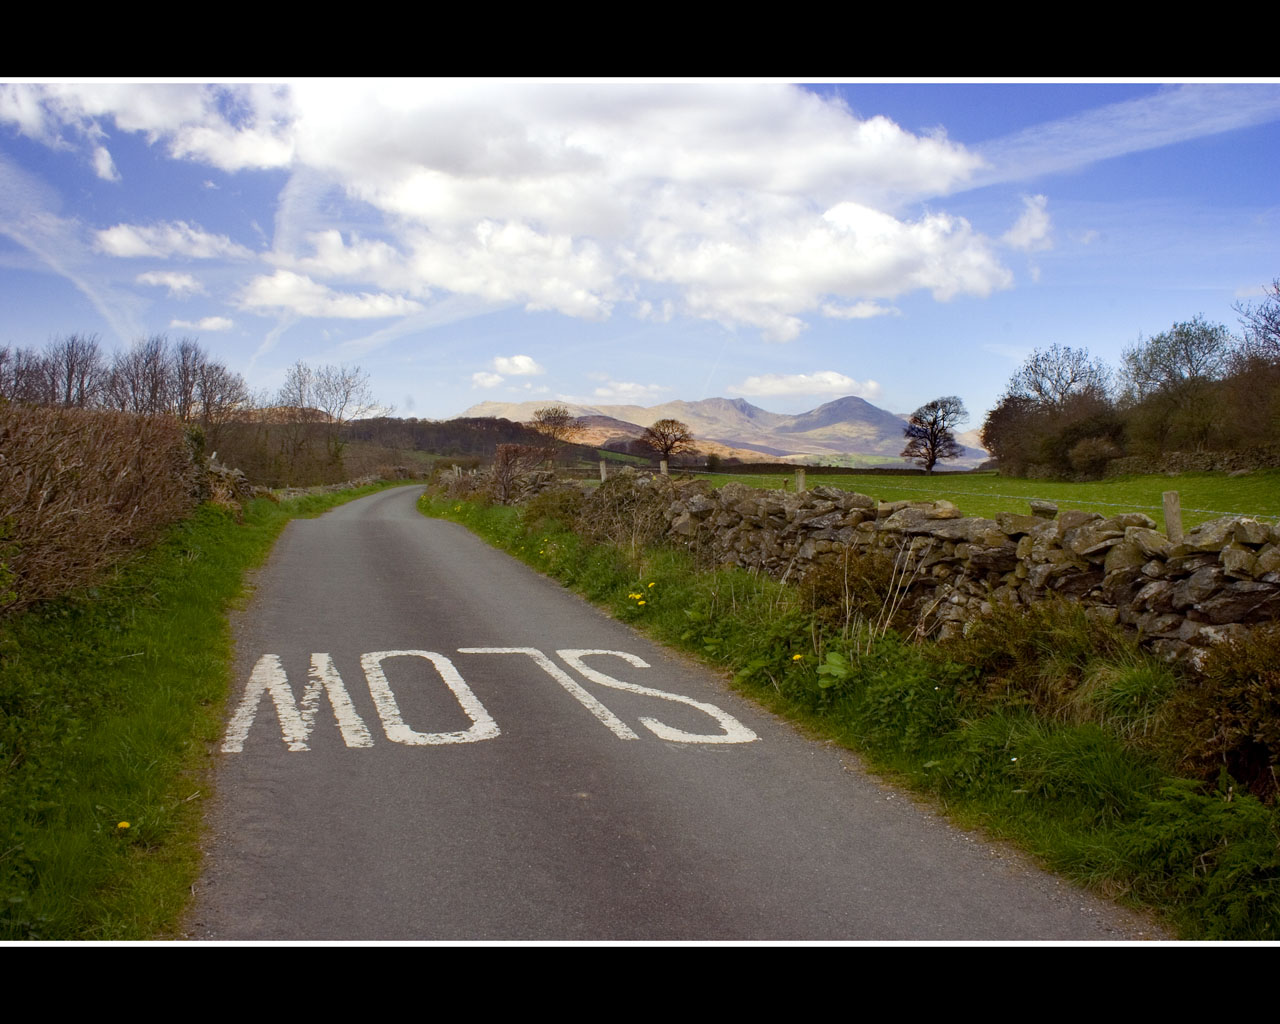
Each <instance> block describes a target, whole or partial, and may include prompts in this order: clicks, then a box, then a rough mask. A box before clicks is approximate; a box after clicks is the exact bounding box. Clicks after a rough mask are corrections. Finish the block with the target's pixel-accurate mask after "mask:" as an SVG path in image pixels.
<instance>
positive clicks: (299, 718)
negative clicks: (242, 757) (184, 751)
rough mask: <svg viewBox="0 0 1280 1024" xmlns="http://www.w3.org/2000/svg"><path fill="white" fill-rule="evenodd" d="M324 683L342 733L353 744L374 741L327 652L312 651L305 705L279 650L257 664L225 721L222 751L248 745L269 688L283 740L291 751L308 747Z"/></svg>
mask: <svg viewBox="0 0 1280 1024" xmlns="http://www.w3.org/2000/svg"><path fill="white" fill-rule="evenodd" d="M321 689H323V690H324V691H325V693H327V694H328V696H329V704H330V705H331V706H332V708H333V714H334V717H335V718H336V719H337V720H338V728H339V729H341V730H342V738H343V740H345V741H346V744H347V746H349V747H371V746H373V738H372V737H371V736H370V735H369V730H368V729H367V728H365V724H364V722H362V721H361V720H360V716H359V715H357V714H356V709H355V708H354V707H353V706H352V704H351V697H350V696H349V695H348V693H347V689H346V687H345V686H343V684H342V679H341V677H340V676H339V675H338V673H337V671H336V670H335V669H334V667H333V661H332V659H330V657H329V655H327V654H313V655H311V678H310V680H309V681H308V683H307V687H306V689H305V690H304V691H303V694H302V707H301V709H299V707H298V705H297V704H296V703H295V702H294V699H293V690H292V688H291V687H290V686H289V677H288V676H287V675H286V674H285V671H284V666H283V665H282V664H281V663H280V656H279V655H277V654H264V655H263V656H262V657H261V658H259V659H258V663H257V664H256V665H254V666H253V672H251V673H250V674H249V685H248V686H246V687H245V689H244V696H243V697H242V698H241V699H240V706H239V707H238V708H236V713H235V714H234V715H232V716H231V723H230V725H228V726H227V736H226V739H225V740H223V743H222V752H223V753H224V754H239V753H241V752H242V751H243V750H244V741H245V739H246V738H247V737H248V735H249V729H250V727H251V726H252V725H253V720H254V717H255V716H256V715H257V713H258V708H259V706H260V705H261V704H262V698H263V696H264V695H265V694H268V693H269V694H271V700H272V703H274V704H275V706H276V716H277V717H278V718H279V719H280V732H281V734H282V736H283V738H284V742H285V744H286V745H287V746H288V748H289V749H290V750H292V751H298V750H310V749H311V748H310V747H309V746H307V737H308V736H310V735H311V729H312V727H313V726H314V725H315V721H316V710H317V708H318V707H319V704H320V691H321Z"/></svg>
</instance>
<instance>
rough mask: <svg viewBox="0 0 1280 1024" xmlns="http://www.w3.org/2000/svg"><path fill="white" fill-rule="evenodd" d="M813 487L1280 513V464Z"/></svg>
mask: <svg viewBox="0 0 1280 1024" xmlns="http://www.w3.org/2000/svg"><path fill="white" fill-rule="evenodd" d="M707 479H708V480H710V481H711V483H712V485H713V486H716V487H723V486H724V485H725V484H727V483H729V482H730V481H736V482H738V483H742V484H746V485H747V486H748V487H765V488H773V489H777V488H780V487H782V486H783V484H784V482H785V483H786V484H787V486H789V487H791V486H794V483H793V482H792V477H790V476H778V475H776V474H775V475H752V474H748V473H741V474H739V473H734V474H728V473H725V474H715V475H713V476H708V477H707ZM805 483H806V485H807V486H809V487H816V486H817V485H819V484H826V485H828V486H831V487H839V488H841V489H843V490H846V491H858V492H861V493H862V494H868V495H870V496H871V497H873V498H878V499H880V500H881V501H903V500H936V499H939V498H943V499H946V500H947V501H950V502H953V503H954V504H955V505H956V507H958V508H959V509H960V510H961V511H962V512H964V513H966V514H967V515H975V516H988V517H989V516H994V515H995V514H996V513H997V512H1024V513H1025V512H1026V511H1028V506H1027V503H1028V502H1029V501H1030V500H1031V499H1032V498H1043V499H1045V500H1048V501H1055V502H1057V503H1058V505H1059V507H1060V508H1064V509H1066V508H1078V509H1084V510H1085V511H1088V512H1100V513H1102V514H1103V515H1104V516H1106V515H1115V514H1116V513H1119V512H1145V513H1146V514H1147V515H1149V516H1150V517H1151V518H1152V519H1154V520H1155V521H1156V523H1157V525H1159V526H1160V527H1161V528H1163V527H1164V511H1163V505H1162V495H1163V493H1164V492H1165V491H1177V492H1178V493H1179V495H1180V497H1181V501H1182V523H1183V526H1184V527H1187V528H1189V527H1192V526H1195V525H1196V524H1197V523H1202V522H1204V521H1206V520H1208V519H1216V518H1217V517H1218V516H1221V515H1242V516H1253V517H1254V518H1255V519H1265V520H1269V521H1272V522H1275V521H1276V520H1277V519H1280V470H1276V469H1268V470H1260V471H1258V472H1255V473H1250V474H1248V475H1247V476H1238V477H1231V476H1228V475H1227V474H1226V473H1183V474H1180V475H1178V476H1164V475H1162V474H1153V475H1148V476H1125V477H1116V478H1115V479H1112V480H1100V481H1094V482H1091V483H1064V482H1059V481H1055V480H1019V479H1015V478H1013V477H1004V476H998V475H997V474H995V473H938V474H935V475H934V476H932V477H928V476H879V475H871V474H868V475H865V476H864V475H860V474H832V475H824V474H822V473H820V472H816V471H813V470H810V471H807V472H806V474H805Z"/></svg>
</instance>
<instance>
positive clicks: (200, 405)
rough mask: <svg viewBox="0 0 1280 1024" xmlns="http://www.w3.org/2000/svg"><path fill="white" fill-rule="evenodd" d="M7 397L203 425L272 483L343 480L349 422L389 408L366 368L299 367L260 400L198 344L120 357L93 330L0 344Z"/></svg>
mask: <svg viewBox="0 0 1280 1024" xmlns="http://www.w3.org/2000/svg"><path fill="white" fill-rule="evenodd" d="M0 401H11V402H20V403H26V404H30V405H41V406H62V407H68V408H82V409H113V410H119V411H121V412H130V413H137V414H140V415H147V416H173V417H175V418H176V419H178V420H179V421H180V422H181V423H183V424H187V425H190V426H193V427H199V428H200V430H201V432H202V436H203V439H204V443H205V445H206V447H207V448H208V449H209V450H210V451H211V452H217V453H219V455H220V456H221V459H222V461H223V462H225V463H227V464H229V465H234V466H237V467H238V468H241V469H243V470H244V471H245V472H246V473H247V474H248V475H249V477H250V479H252V480H255V481H257V482H262V483H267V484H271V485H273V486H274V485H279V484H286V485H288V484H295V483H326V482H333V481H336V480H341V479H343V472H344V470H343V464H342V455H343V451H344V449H345V448H346V445H347V438H346V430H347V427H348V425H349V424H350V423H351V421H352V420H355V419H359V418H361V417H364V416H368V415H370V414H374V413H385V412H387V411H388V410H384V409H382V408H381V407H380V406H379V405H378V403H377V402H376V400H375V399H374V397H373V393H372V390H371V388H370V385H369V375H368V374H367V373H365V372H364V371H362V370H361V369H360V367H358V366H356V367H349V366H332V365H325V366H311V365H309V364H307V363H305V362H302V361H299V362H297V363H295V364H294V365H293V366H291V367H290V368H289V370H288V371H287V373H286V374H285V380H284V384H283V385H282V386H281V387H280V389H279V390H278V391H277V392H275V393H274V394H272V393H270V392H266V391H263V392H259V393H257V394H254V393H252V392H251V391H250V389H249V386H248V384H247V383H246V382H245V379H244V378H243V377H242V376H241V375H240V374H238V373H236V372H234V371H232V370H229V369H227V367H226V366H224V365H223V364H222V363H220V362H217V361H216V360H214V359H212V358H210V356H209V354H208V353H207V352H206V351H205V350H204V348H203V347H202V346H201V345H200V344H199V343H198V342H197V341H195V340H193V339H191V338H181V339H179V340H178V341H176V342H171V341H170V340H169V339H168V338H167V337H165V336H164V335H153V336H151V337H149V338H145V339H142V340H140V341H138V342H135V343H134V344H133V345H132V346H130V347H129V348H128V349H125V350H122V351H118V352H116V353H114V354H113V355H108V354H107V353H106V352H105V350H104V349H103V346H102V344H101V343H100V341H99V340H98V338H97V336H95V335H90V334H70V335H67V336H66V337H61V338H55V339H53V340H52V341H50V342H49V343H48V344H47V345H46V346H45V347H44V348H43V349H24V348H11V347H8V346H6V347H3V348H0Z"/></svg>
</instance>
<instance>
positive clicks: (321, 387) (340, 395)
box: [312, 364, 379, 462]
mask: <svg viewBox="0 0 1280 1024" xmlns="http://www.w3.org/2000/svg"><path fill="white" fill-rule="evenodd" d="M312 400H313V402H314V403H315V406H316V408H318V409H319V410H320V412H321V413H323V414H324V419H325V423H326V427H327V429H326V432H325V433H326V443H327V445H328V448H329V457H330V459H332V460H333V461H334V462H341V460H342V449H343V448H345V447H346V442H345V441H343V439H342V428H343V427H344V426H346V424H347V423H349V422H350V421H351V420H358V419H360V418H361V417H364V416H368V415H369V413H371V412H373V411H375V410H377V409H378V408H379V407H378V403H377V402H376V401H374V398H373V390H372V388H370V386H369V375H368V374H367V373H365V372H364V371H363V370H361V369H360V367H358V366H346V365H345V364H343V365H341V366H332V365H330V366H321V367H319V368H318V369H316V370H315V371H314V373H313V375H312Z"/></svg>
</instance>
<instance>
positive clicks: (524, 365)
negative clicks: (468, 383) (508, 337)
mask: <svg viewBox="0 0 1280 1024" xmlns="http://www.w3.org/2000/svg"><path fill="white" fill-rule="evenodd" d="M493 368H494V369H495V370H497V371H498V372H499V373H505V374H507V375H508V376H511V377H535V376H537V375H538V374H540V373H546V372H547V371H546V370H545V369H544V368H543V367H542V366H539V365H538V363H537V362H535V361H534V359H533V357H532V356H494V357H493Z"/></svg>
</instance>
